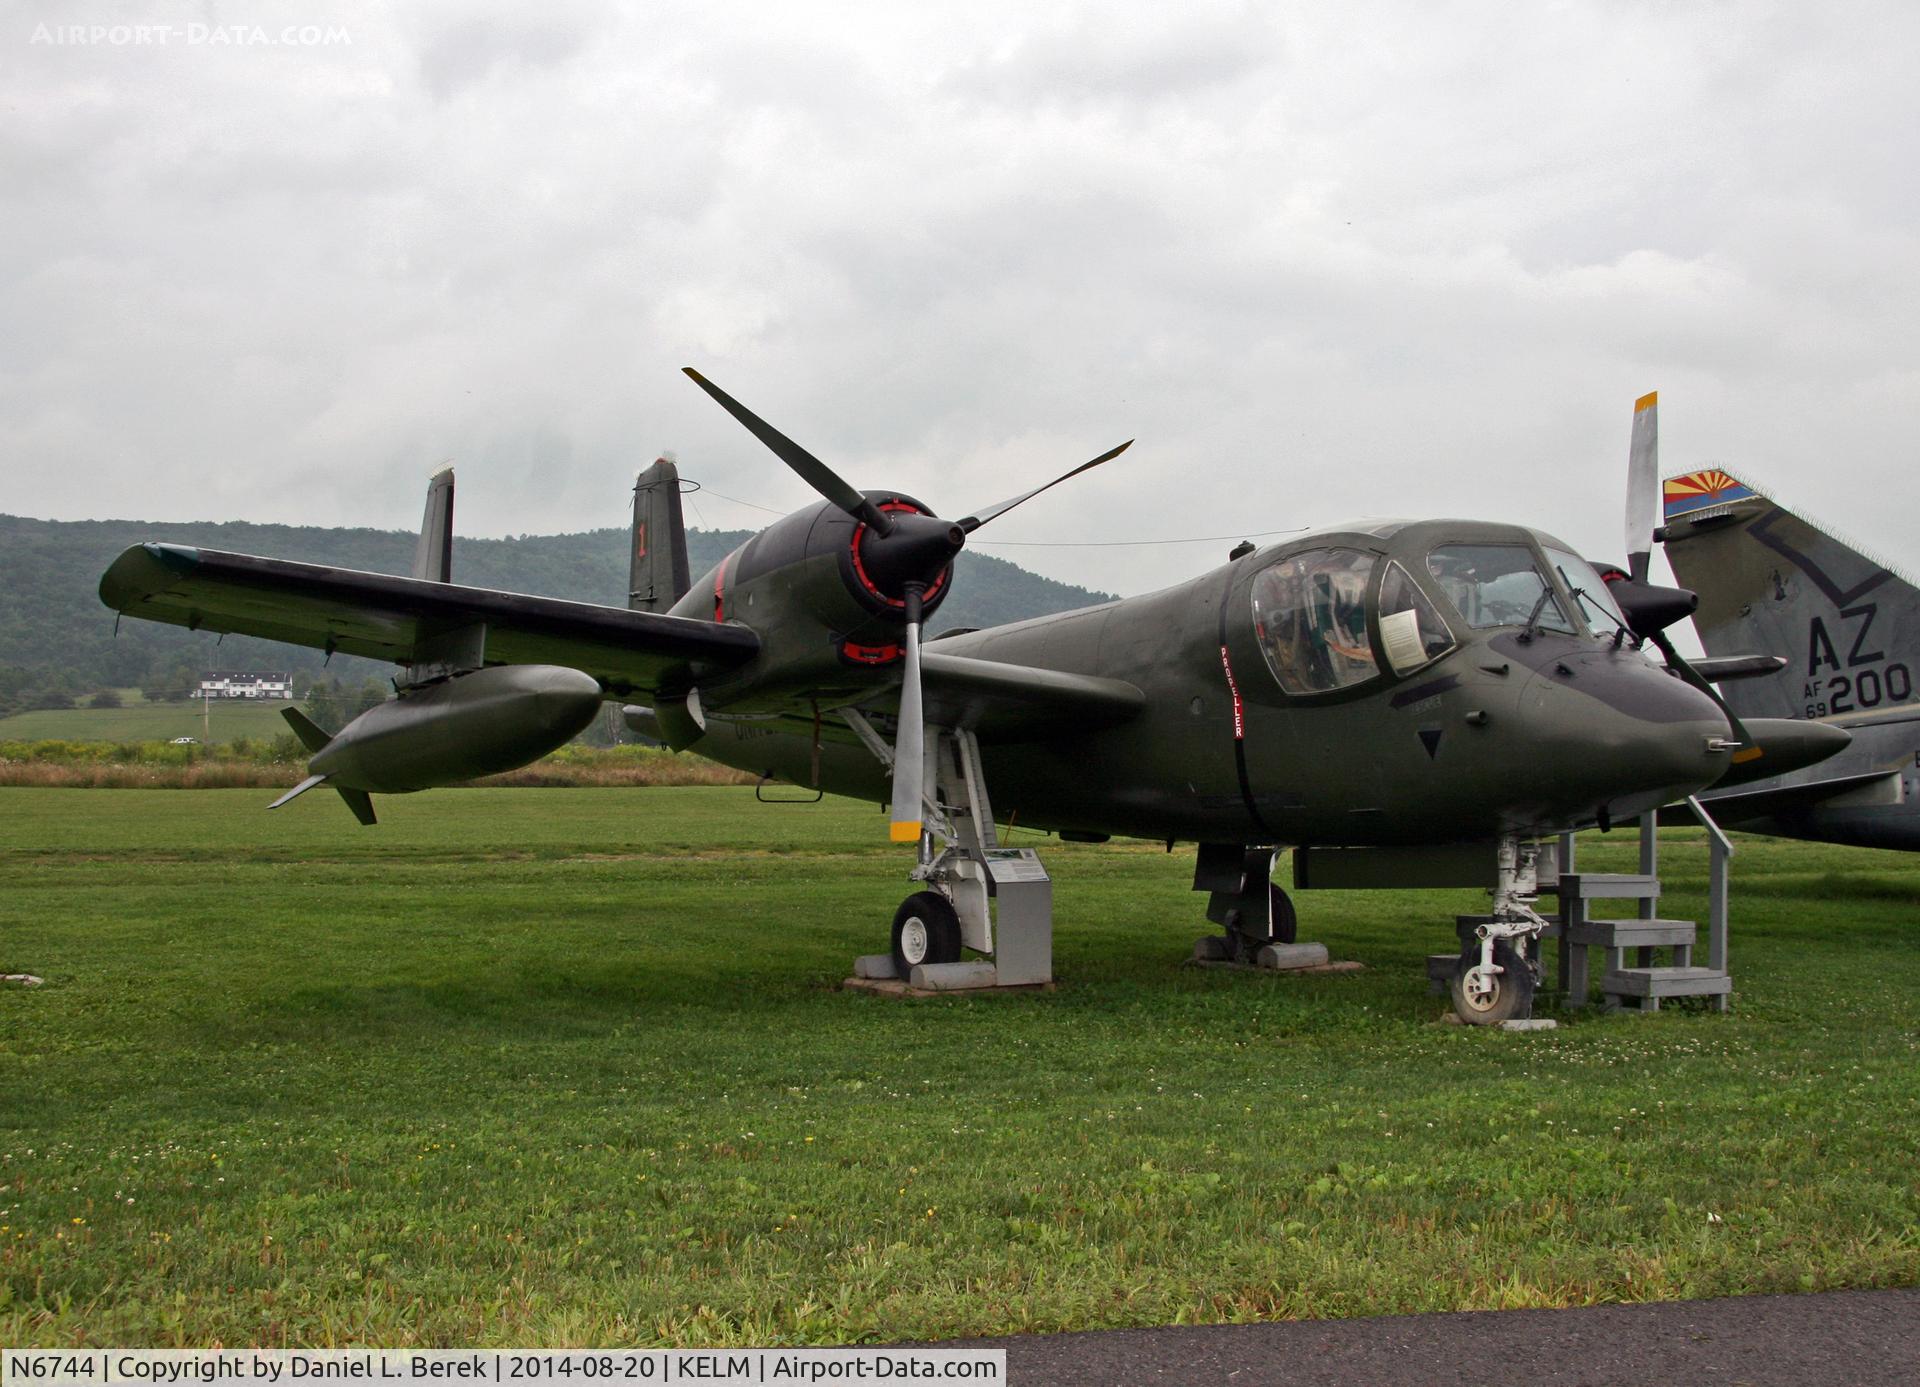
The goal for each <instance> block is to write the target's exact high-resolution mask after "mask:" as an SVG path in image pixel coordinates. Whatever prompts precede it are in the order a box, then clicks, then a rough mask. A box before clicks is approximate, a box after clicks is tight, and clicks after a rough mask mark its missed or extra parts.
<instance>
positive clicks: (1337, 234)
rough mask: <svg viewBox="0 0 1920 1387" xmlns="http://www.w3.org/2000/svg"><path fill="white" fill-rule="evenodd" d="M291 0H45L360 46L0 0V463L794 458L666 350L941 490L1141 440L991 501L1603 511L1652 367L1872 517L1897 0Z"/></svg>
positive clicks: (1143, 569)
mask: <svg viewBox="0 0 1920 1387" xmlns="http://www.w3.org/2000/svg"><path fill="white" fill-rule="evenodd" d="M322 9H323V7H318V6H314V7H302V6H299V5H295V4H290V3H289V4H281V5H269V6H266V7H265V8H264V10H256V9H255V8H254V7H249V10H248V12H247V14H246V15H245V17H244V21H241V20H237V19H235V18H233V17H231V16H226V17H224V19H223V16H222V14H218V13H215V12H214V11H211V10H205V9H201V8H197V7H183V8H178V9H177V10H176V9H175V8H174V7H169V6H166V5H164V4H160V5H152V6H142V5H138V4H122V5H117V6H116V5H93V6H88V7H87V10H88V12H87V13H86V14H77V13H76V14H73V15H71V16H68V17H63V19H62V21H61V22H62V23H92V22H99V23H114V22H121V23H135V22H139V23H162V22H166V23H173V24H179V25H184V24H187V23H189V22H199V23H203V24H217V23H221V22H228V23H233V22H245V23H247V24H250V25H259V26H260V27H261V28H262V29H263V30H264V31H266V32H268V33H269V34H278V33H280V32H281V31H282V29H283V27H284V26H287V25H308V24H326V25H336V26H339V27H341V28H344V29H345V30H346V31H347V32H348V33H349V34H350V36H351V41H350V42H347V43H340V44H333V45H301V44H293V45H273V46H265V47H261V46H223V47H215V46H212V45H207V44H201V45H187V44H183V43H176V42H170V43H168V44H166V45H165V46H160V47H156V46H151V45H146V46H142V45H122V46H113V45H74V44H58V43H44V42H35V41H34V40H33V35H34V32H35V25H36V24H37V23H38V21H37V20H17V21H9V23H10V24H11V25H12V28H11V29H10V30H0V86H3V88H4V91H5V93H6V95H5V98H4V104H3V105H0V180H3V183H0V185H3V186H5V187H6V188H7V190H8V199H9V215H8V216H7V217H6V218H5V219H4V220H3V221H0V286H4V289H3V292H0V302H4V303H5V304H6V305H7V308H6V324H5V325H6V331H5V332H4V333H0V457H3V458H4V459H5V476H6V487H5V492H4V499H3V500H0V507H4V508H5V509H7V510H12V511H18V512H21V513H25V514H33V515H43V516H53V517H63V518H78V517H85V516H104V515H129V514H137V515H148V516H153V517H156V518H161V519H164V518H168V517H172V518H178V519H185V518H200V517H204V518H248V519H256V520H287V521H293V520H303V521H311V522H316V523H356V524H388V525H395V526H400V525H406V524H410V523H411V522H412V520H413V517H414V515H415V513H416V512H417V510H418V495H417V493H418V489H419V486H420V484H421V482H422V480H423V479H424V476H425V474H426V473H427V472H428V471H430V470H432V468H433V467H434V466H436V465H437V464H438V463H439V461H440V460H441V459H443V458H446V457H449V456H451V457H452V458H453V459H454V460H455V462H456V465H457V466H458V467H459V468H460V469H461V479H462V498H461V515H462V522H463V524H462V528H463V529H470V530H472V531H473V532H476V533H507V532H512V533H521V532H528V531H541V530H552V529H579V528H585V527H589V526H593V525H601V524H617V523H620V522H621V520H622V519H623V514H624V512H623V504H622V503H623V501H624V499H625V490H626V486H627V485H628V482H629V480H630V474H631V471H632V469H633V468H635V467H636V466H639V465H643V464H644V463H645V462H646V461H647V460H648V459H650V458H651V457H652V456H653V455H654V454H655V453H656V452H658V451H659V450H660V449H661V448H663V447H672V448H675V449H676V450H677V451H678V453H679V455H680V458H681V463H682V466H683V468H684V469H685V470H686V471H687V472H689V473H690V474H692V475H696V476H700V477H703V478H704V479H706V480H707V481H708V482H709V484H710V487H711V492H710V493H709V494H707V495H705V496H703V498H702V501H701V510H700V519H703V520H704V521H706V522H707V523H709V524H715V525H749V524H752V523H755V520H756V515H757V513H756V512H754V511H751V510H748V509H745V508H742V507H739V506H737V505H734V504H732V503H729V502H726V501H723V500H721V499H719V493H725V494H727V495H731V496H736V497H744V498H746V499H749V500H754V501H758V502H760V503H762V504H765V505H769V506H773V507H776V508H784V507H790V506H794V505H798V504H801V503H803V502H804V501H805V500H806V499H807V496H806V493H805V492H804V491H803V489H802V488H801V487H800V485H799V484H798V483H797V482H796V481H794V480H792V479H791V478H789V477H787V476H786V475H785V474H784V472H783V471H782V470H781V469H779V467H778V465H777V464H776V463H774V462H773V461H772V459H771V458H769V457H767V456H765V455H764V454H763V453H761V451H760V450H759V449H758V447H757V445H755V444H753V443H752V441H751V440H750V439H748V438H747V437H746V436H745V435H744V434H742V433H741V432H740V431H739V430H738V428H737V427H736V426H734V425H733V424H732V423H731V422H730V421H729V420H727V419H726V418H725V417H724V416H723V415H721V414H720V413H719V411H717V410H715V409H714V408H713V406H712V404H711V403H710V402H709V401H707V400H706V399H705V398H704V397H702V396H700V395H699V393H698V392H697V391H694V390H693V389H692V388H691V387H690V386H688V385H687V384H686V382H685V381H683V380H682V379H681V378H680V377H679V375H678V371H677V368H678V367H679V366H681V365H683V364H688V363H693V364H699V365H701V366H702V367H703V368H704V369H706V370H708V371H709V372H710V373H711V374H712V375H713V376H714V377H715V378H716V379H718V380H720V381H721V382H722V383H724V384H725V385H727V387H728V388H729V389H731V390H733V391H734V392H735V393H736V394H739V395H740V396H741V397H742V398H744V399H746V400H747V401H749V402H750V403H751V404H753V405H754V407H755V408H757V409H760V410H761V411H762V412H764V413H765V414H766V415H767V416H768V417H770V418H772V419H774V420H775V421H776V422H777V423H779V424H780V425H781V426H782V427H784V428H786V429H787V430H788V431H790V432H792V433H793V434H795V435H796V436H797V437H799V438H801V439H803V440H804V441H805V442H807V443H808V445H809V446H810V447H812V448H814V449H815V451H817V452H819V453H820V454H821V455H822V456H824V457H828V458H830V459H832V460H833V461H834V462H835V463H836V464H837V465H839V466H840V467H842V469H843V470H844V471H846V472H847V474H848V475H850V476H852V477H854V478H855V479H856V480H858V481H860V482H862V483H863V484H868V485H893V486H899V487H902V488H904V489H907V490H910V491H913V492H916V493H917V494H920V495H922V496H924V497H925V498H926V499H928V500H930V501H932V502H934V503H935V504H937V505H939V506H941V507H943V508H948V509H953V510H959V509H963V508H966V507H970V506H972V505H975V504H979V503H981V502H985V501H989V500H992V499H995V498H997V497H999V496H1002V495H1005V494H1010V493H1012V492H1015V491H1018V490H1020V489H1021V488H1022V487H1023V486H1024V485H1027V484H1030V479H1031V478H1034V477H1037V476H1041V475H1050V474H1051V473H1052V472H1053V471H1055V470H1061V469H1064V468H1065V467H1066V466H1069V465H1071V464H1072V463H1074V462H1076V461H1078V460H1080V459H1082V458H1084V457H1087V456H1090V455H1091V454H1092V453H1094V452H1096V451H1098V450H1100V449H1103V448H1105V447H1107V446H1109V445H1110V444H1112V443H1114V442H1117V441H1119V440H1120V439H1121V438H1124V437H1128V436H1136V435H1137V436H1138V437H1139V438H1140V443H1139V444H1138V445H1137V446H1136V447H1135V449H1134V451H1133V452H1132V453H1130V454H1128V455H1127V457H1126V458H1125V459H1124V460H1122V461H1120V462H1118V463H1115V464H1113V465H1112V466H1111V467H1109V468H1107V469H1103V471H1102V472H1100V473H1096V474H1094V475H1093V476H1091V477H1089V478H1086V479H1084V480H1083V481H1082V482H1080V483H1077V484H1076V488H1075V490H1074V491H1073V492H1072V493H1071V495H1070V496H1069V495H1066V494H1062V495H1059V496H1053V497H1049V498H1048V499H1047V500H1046V501H1044V502H1036V503H1035V504H1034V505H1033V506H1031V507H1029V508H1027V509H1026V510H1023V511H1022V512H1021V513H1020V514H1019V515H1018V516H1017V517H1010V518H1009V519H1008V520H1007V521H1006V522H1005V523H1004V524H1003V525H1002V526H998V527H996V534H995V536H994V538H996V539H1000V540H1008V541H1012V540H1048V539H1057V540H1074V541H1085V540H1094V539H1101V538H1121V539H1131V538H1145V537H1150V536H1153V535H1155V534H1217V533H1226V532H1228V531H1231V530H1235V529H1237V528H1240V527H1245V528H1246V529H1248V530H1267V529H1276V528H1280V527H1283V526H1290V525H1304V524H1312V523H1321V522H1326V521H1331V520H1335V519H1338V518H1340V517H1342V516H1345V515H1349V514H1353V513H1358V512H1373V513H1398V514H1434V513H1471V514H1481V515H1489V516H1496V517H1500V518H1509V519H1518V520H1525V521H1528V522H1530V523H1536V524H1540V525H1542V526H1544V527H1546V528H1548V529H1551V530H1555V531H1557V532H1559V533H1561V534H1562V535H1564V536H1565V537H1566V538H1568V539H1570V540H1572V541H1573V542H1575V543H1576V544H1578V545H1580V546H1582V547H1583V548H1586V549H1587V550H1589V551H1590V552H1593V553H1595V554H1601V555H1605V554H1612V553H1614V552H1615V551H1616V550H1617V549H1618V547H1619V539H1618V533H1617V532H1618V528H1619V527H1618V519H1617V517H1618V513H1619V507H1620V491H1621V470H1622V465H1623V462H1624V455H1625V449H1626V435H1627V425H1628V411H1629V406H1630V403H1631V401H1632V399H1633V398H1634V397H1635V396H1636V395H1638V394H1639V393H1641V392H1642V391H1644V390H1646V389H1648V388H1653V387H1658V388H1660V389H1661V391H1662V395H1663V404H1665V405H1666V409H1664V410H1663V426H1664V429H1665V440H1664V442H1665V456H1666V459H1667V461H1668V463H1669V465H1670V466H1671V467H1675V468H1677V467H1680V466H1688V465H1696V464H1700V465H1704V464H1706V463H1708V462H1714V463H1719V464H1722V465H1727V466H1731V467H1734V468H1735V469H1740V468H1745V469H1747V470H1750V471H1752V472H1754V473H1756V474H1757V475H1758V476H1759V477H1760V478H1761V479H1762V480H1764V481H1767V482H1769V483H1771V484H1772V485H1773V486H1774V487H1776V488H1777V489H1779V490H1781V491H1783V492H1785V493H1786V494H1788V495H1789V496H1791V497H1793V498H1795V499H1796V500H1799V501H1801V502H1802V503H1803V504H1804V505H1805V507H1806V508H1807V509H1810V510H1812V511H1813V512H1815V513H1816V514H1823V515H1827V516H1829V517H1831V518H1833V519H1835V520H1837V521H1839V522H1840V523H1842V524H1843V525H1845V526H1846V527H1848V528H1850V529H1851V530H1853V531H1855V532H1857V533H1859V534H1860V535H1861V536H1862V537H1863V538H1865V539H1867V540H1869V541H1870V542H1874V543H1877V544H1878V545H1879V546H1880V547H1881V548H1883V549H1886V550H1889V551H1891V552H1892V553H1893V554H1894V555H1895V556H1896V557H1907V558H1909V559H1911V558H1912V556H1913V550H1914V545H1913V541H1912V539H1911V536H1910V534H1909V533H1908V532H1907V526H1906V525H1905V523H1904V516H1903V515H1902V514H1901V508H1900V507H1897V506H1889V505H1887V504H1886V501H1885V498H1886V497H1888V496H1894V497H1902V498H1904V497H1905V496H1906V495H1907V494H1909V493H1908V490H1907V487H1908V483H1907V475H1908V472H1909V464H1908V452H1909V448H1910V440H1911V439H1912V438H1913V437H1914V436H1915V426H1916V425H1917V424H1920V418H1916V415H1917V414H1920V405H1917V401H1920V390H1917V389H1916V369H1920V368H1916V361H1917V360H1920V353H1917V352H1916V346H1920V342H1917V341H1916V337H1917V336H1920V328H1916V326H1915V325H1916V322H1920V315H1916V313H1915V311H1914V310H1915V307H1916V304H1915V284H1916V265H1920V247H1917V246H1916V244H1915V239H1916V232H1915V230H1914V228H1915V226H1916V225H1917V224H1920V218H1916V215H1915V214H1916V212H1917V211H1920V207H1916V202H1920V197H1917V196H1916V194H1917V191H1920V190H1917V189H1916V183H1915V178H1914V175H1913V174H1912V172H1911V166H1912V164H1913V163H1914V160H1913V148H1912V146H1913V131H1914V130H1915V129H1916V128H1920V125H1917V124H1916V121H1915V116H1916V110H1915V106H1916V98H1915V95H1914V91H1913V87H1912V84H1911V82H1910V80H1909V77H1908V75H1907V73H1906V72H1904V71H1903V70H1902V63H1903V57H1904V54H1906V53H1909V52H1911V51H1913V49H1914V47H1915V46H1916V43H1915V40H1916V38H1920V34H1917V33H1916V30H1920V16H1916V15H1915V14H1914V13H1913V12H1911V10H1910V9H1908V8H1904V7H1899V6H1894V5H1879V6H1876V5H1861V6H1840V7H1831V8H1828V9H1823V10H1819V11H1810V10H1807V9H1805V8H1804V7H1795V6H1786V5H1777V6H1770V7H1769V6H1743V7H1740V9H1739V10H1738V11H1737V12H1735V11H1730V10H1728V9H1727V8H1726V7H1724V6H1711V5H1701V6H1694V7H1687V6H1680V7H1668V6H1657V7H1655V6H1621V5H1614V4H1603V3H1591V4H1568V5H1561V6H1555V7H1551V8H1542V9H1539V10H1537V11H1515V10H1513V9H1512V7H1508V6H1494V5H1452V6H1429V5H1410V4H1409V5H1368V6H1358V7H1356V6H1351V5H1332V4H1326V5H1307V6H1289V7H1287V8H1286V9H1284V10H1275V9H1273V8H1272V7H1266V6H1254V5H1247V4H1236V3H1198V4H1191V5H1187V6H1183V7H1180V8H1179V9H1178V10H1168V9H1166V8H1165V7H1153V6H1149V5H1145V4H1136V5H1121V6H1108V5H1099V6H1092V5H1088V6H1067V7H1058V6H1056V7H1052V8H1050V9H1044V10H1035V9H1034V8H1033V7H1031V6H1016V5H1012V4H995V3H987V4H969V5H966V6H959V5H954V6H943V7H936V8H933V9H930V10H929V9H926V8H922V7H914V8H911V9H909V8H907V7H899V6H886V5H877V4H876V5H857V6H853V7H844V6H836V7H831V8H815V7H806V6H780V7H774V6H755V5H691V4H684V3H680V4H675V3H669V4H662V5H655V6H649V7H645V8H643V9H629V8H628V7H623V6H616V5H606V6H564V5H556V6H549V7H546V8H544V9H541V10H538V11H529V10H527V9H526V8H525V7H524V6H518V5H515V6H508V5H492V6H479V7H476V6H472V5H452V4H432V5H426V6H420V7H407V8H406V9H404V10H388V9H385V8H382V7H379V6H370V5H369V6H351V5H348V6H327V7H324V12H321V11H322ZM96 15H97V16H99V17H98V19H97V20H96V18H95V16H96ZM263 16H264V17H263ZM1872 498H1880V499H1878V500H1875V499H1872ZM762 518H763V517H762ZM1001 531H1004V533H1000V532H1001ZM983 538H984V537H983ZM997 552H1000V553H1003V554H1005V555H1007V556H1009V557H1014V558H1016V559H1017V560H1019V561H1020V562H1023V563H1028V564H1030V565H1032V566H1035V567H1039V568H1041V569H1043V570H1044V571H1047V572H1050V573H1054V574H1057V575H1059V576H1063V577H1068V578H1072V579H1076V580H1080V581H1086V582H1091V583H1096V584H1099V585H1104V586H1109V587H1116V588H1120V589H1122V590H1128V591H1132V590H1139V589H1142V588H1145V587H1149V586H1153V585H1155V584H1158V583H1161V582H1165V581H1170V580H1172V579H1174V578H1177V577H1179V576H1182V575H1183V574H1184V573H1187V572H1192V571H1196V570H1197V569H1198V568H1200V567H1201V566H1202V565H1203V564H1205V563H1208V562H1211V561H1213V559H1214V558H1215V557H1216V554H1215V552H1214V548H1212V547H1202V548H1200V549H1198V550H1185V549H1180V548H1154V549H1087V548H1075V549H1058V550H1043V549H1028V548H1020V549H1011V548H1009V549H1003V550H998V551H997Z"/></svg>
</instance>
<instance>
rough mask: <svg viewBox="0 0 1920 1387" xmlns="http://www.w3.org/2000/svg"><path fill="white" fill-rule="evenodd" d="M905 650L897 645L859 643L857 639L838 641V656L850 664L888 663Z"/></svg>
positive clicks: (896, 658) (900, 655)
mask: <svg viewBox="0 0 1920 1387" xmlns="http://www.w3.org/2000/svg"><path fill="white" fill-rule="evenodd" d="M905 654H906V651H904V650H903V649H901V647H899V646H897V645H861V644H860V643H859V642H857V641H842V642H840V658H841V659H842V660H845V661H846V662H847V663H848V664H850V665H890V664H892V663H893V662H894V661H896V660H898V659H900V658H901V657H902V656H903V655H905Z"/></svg>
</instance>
